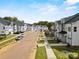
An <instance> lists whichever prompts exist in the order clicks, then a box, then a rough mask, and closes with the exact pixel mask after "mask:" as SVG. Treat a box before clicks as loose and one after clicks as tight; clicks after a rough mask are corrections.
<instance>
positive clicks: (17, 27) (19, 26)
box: [13, 21, 25, 33]
mask: <svg viewBox="0 0 79 59" xmlns="http://www.w3.org/2000/svg"><path fill="white" fill-rule="evenodd" d="M24 31H25V26H24V23H22V22H19V21H16V22H13V32H14V33H21V32H24Z"/></svg>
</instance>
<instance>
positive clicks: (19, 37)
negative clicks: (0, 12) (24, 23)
mask: <svg viewBox="0 0 79 59" xmlns="http://www.w3.org/2000/svg"><path fill="white" fill-rule="evenodd" d="M23 37H24V36H23V35H22V34H21V35H18V36H17V38H16V41H18V40H21V39H23Z"/></svg>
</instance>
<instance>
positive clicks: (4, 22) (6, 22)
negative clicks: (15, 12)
mask: <svg viewBox="0 0 79 59" xmlns="http://www.w3.org/2000/svg"><path fill="white" fill-rule="evenodd" d="M0 23H2V24H4V25H10V24H11V22H10V21H7V20H5V19H0Z"/></svg>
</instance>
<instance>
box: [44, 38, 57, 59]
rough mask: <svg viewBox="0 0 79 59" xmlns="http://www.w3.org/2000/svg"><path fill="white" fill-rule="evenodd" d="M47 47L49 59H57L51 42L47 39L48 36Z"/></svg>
mask: <svg viewBox="0 0 79 59" xmlns="http://www.w3.org/2000/svg"><path fill="white" fill-rule="evenodd" d="M45 48H46V52H47V58H48V59H57V58H56V56H55V54H54V52H53V50H52V48H51V46H50V44H49V43H48V41H47V38H46V39H45Z"/></svg>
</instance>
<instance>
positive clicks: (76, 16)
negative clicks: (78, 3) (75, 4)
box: [65, 13, 79, 23]
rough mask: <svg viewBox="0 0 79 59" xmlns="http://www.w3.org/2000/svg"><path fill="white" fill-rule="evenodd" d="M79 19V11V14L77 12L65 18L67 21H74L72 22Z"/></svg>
mask: <svg viewBox="0 0 79 59" xmlns="http://www.w3.org/2000/svg"><path fill="white" fill-rule="evenodd" d="M78 20H79V13H77V14H75V15H73V16H70V17H67V18H65V23H72V22H76V21H78Z"/></svg>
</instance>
